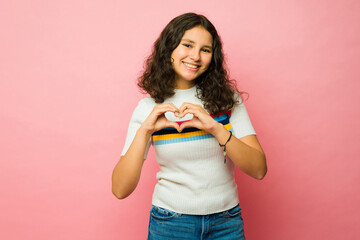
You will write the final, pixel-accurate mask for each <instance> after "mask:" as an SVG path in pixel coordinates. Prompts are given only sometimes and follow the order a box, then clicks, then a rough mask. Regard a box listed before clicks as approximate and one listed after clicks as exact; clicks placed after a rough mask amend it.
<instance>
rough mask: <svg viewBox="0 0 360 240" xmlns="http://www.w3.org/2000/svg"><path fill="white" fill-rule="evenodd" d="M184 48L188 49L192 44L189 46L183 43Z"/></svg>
mask: <svg viewBox="0 0 360 240" xmlns="http://www.w3.org/2000/svg"><path fill="white" fill-rule="evenodd" d="M183 46H184V47H187V48H189V47H191V45H190V44H187V43H183Z"/></svg>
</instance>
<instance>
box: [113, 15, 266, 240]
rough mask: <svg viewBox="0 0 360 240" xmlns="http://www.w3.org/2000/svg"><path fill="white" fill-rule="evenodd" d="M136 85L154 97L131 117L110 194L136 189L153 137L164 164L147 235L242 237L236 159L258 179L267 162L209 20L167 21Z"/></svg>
mask: <svg viewBox="0 0 360 240" xmlns="http://www.w3.org/2000/svg"><path fill="white" fill-rule="evenodd" d="M138 86H139V87H140V89H142V90H143V91H144V92H146V93H148V94H149V95H150V97H147V98H144V99H142V100H141V101H140V102H139V103H138V105H137V107H136V108H135V110H134V112H133V115H132V117H131V120H130V124H129V127H128V132H127V136H126V141H125V146H124V148H123V151H122V154H121V158H120V160H119V162H118V163H117V165H116V166H115V168H114V171H113V175H112V192H113V194H114V195H115V196H116V197H117V198H119V199H123V198H126V197H127V196H129V195H130V194H131V193H132V192H133V191H134V189H135V188H136V186H137V184H138V181H139V178H140V174H141V169H142V166H143V163H144V160H145V159H146V157H147V153H148V149H149V146H150V145H153V147H154V148H155V155H156V161H157V162H158V164H159V166H160V171H159V172H158V173H157V175H156V177H157V180H158V182H157V184H156V186H155V189H154V193H153V198H152V205H153V206H152V208H151V210H150V221H149V230H148V239H156V240H160V239H161V240H162V239H166V240H169V239H171V240H173V239H187V240H191V239H245V236H244V229H243V219H242V217H241V209H240V206H239V199H238V191H237V185H236V183H235V181H234V166H236V167H238V168H239V169H240V170H241V171H243V172H244V173H246V174H247V175H249V176H251V177H253V178H256V179H262V178H263V177H264V176H265V174H266V172H267V166H266V160H265V155H264V152H263V150H262V148H261V146H260V144H259V142H258V140H257V137H256V134H255V131H254V129H253V126H252V124H251V122H250V119H249V116H248V114H247V111H246V108H245V106H244V104H243V101H242V99H241V97H240V94H239V92H238V91H237V90H236V87H235V84H234V83H233V82H232V81H230V80H229V77H228V75H227V71H226V70H225V66H224V55H223V52H222V43H221V40H220V37H219V35H218V34H217V31H216V29H215V27H214V26H213V25H212V23H211V22H210V21H209V20H208V19H207V18H206V17H204V16H202V15H198V14H195V13H186V14H183V15H180V16H178V17H176V18H174V19H173V20H172V21H170V23H169V24H168V25H167V26H166V27H165V29H164V30H163V31H162V32H161V35H160V36H159V38H158V39H157V40H156V42H155V43H154V48H153V52H152V54H151V55H150V56H149V57H148V59H147V60H146V68H145V70H144V72H143V74H142V76H141V77H140V78H139V82H138Z"/></svg>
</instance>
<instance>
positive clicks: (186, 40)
mask: <svg viewBox="0 0 360 240" xmlns="http://www.w3.org/2000/svg"><path fill="white" fill-rule="evenodd" d="M181 41H185V42H189V43H195V42H194V41H193V40H190V39H182V40H181ZM203 47H206V48H210V49H212V46H209V45H204V46H203Z"/></svg>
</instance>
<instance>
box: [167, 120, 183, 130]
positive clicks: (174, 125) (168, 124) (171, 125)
mask: <svg viewBox="0 0 360 240" xmlns="http://www.w3.org/2000/svg"><path fill="white" fill-rule="evenodd" d="M165 127H166V128H168V127H173V128H175V129H176V130H178V132H180V126H179V124H178V123H176V122H171V121H166V123H165Z"/></svg>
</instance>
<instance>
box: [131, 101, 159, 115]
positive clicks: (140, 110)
mask: <svg viewBox="0 0 360 240" xmlns="http://www.w3.org/2000/svg"><path fill="white" fill-rule="evenodd" d="M155 105H156V103H155V101H154V100H153V99H152V98H151V97H145V98H143V99H141V100H140V101H139V102H138V104H137V106H136V107H135V109H134V113H133V117H135V118H140V119H143V118H145V117H147V116H148V115H149V114H150V113H151V111H152V110H153V108H154V107H155Z"/></svg>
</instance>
